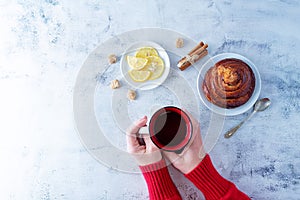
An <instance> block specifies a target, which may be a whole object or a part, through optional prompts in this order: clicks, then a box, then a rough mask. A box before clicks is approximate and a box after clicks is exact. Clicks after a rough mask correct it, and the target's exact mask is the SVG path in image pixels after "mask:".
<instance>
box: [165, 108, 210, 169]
mask: <svg viewBox="0 0 300 200" xmlns="http://www.w3.org/2000/svg"><path fill="white" fill-rule="evenodd" d="M185 112H186V111H185ZM188 115H189V117H190V119H191V121H192V126H193V135H192V139H191V141H190V142H189V144H188V145H187V146H186V147H185V149H184V150H183V152H182V153H181V154H176V153H174V152H166V151H164V155H165V157H166V158H167V159H168V160H169V161H170V162H171V163H172V165H173V166H174V167H175V168H177V169H178V170H179V171H181V172H182V173H184V174H188V173H189V172H191V171H192V170H193V169H194V168H195V167H197V166H198V164H199V163H200V162H201V160H202V159H203V158H204V156H205V154H206V153H205V150H204V147H203V144H202V139H201V135H200V124H199V122H198V121H197V120H196V119H194V118H193V116H191V114H189V113H188Z"/></svg>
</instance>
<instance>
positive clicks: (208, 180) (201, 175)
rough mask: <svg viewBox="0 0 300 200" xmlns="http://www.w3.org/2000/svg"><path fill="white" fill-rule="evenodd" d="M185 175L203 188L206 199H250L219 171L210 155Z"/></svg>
mask: <svg viewBox="0 0 300 200" xmlns="http://www.w3.org/2000/svg"><path fill="white" fill-rule="evenodd" d="M185 176H186V177H187V178H188V179H189V180H190V181H191V182H193V183H194V185H195V186H196V187H197V188H198V189H200V190H201V192H202V193H203V195H204V196H205V199H206V200H229V199H238V200H249V199H250V198H249V197H248V196H247V195H246V194H244V193H243V192H241V191H240V190H238V189H237V187H236V186H235V185H234V184H233V183H232V182H230V181H228V180H226V179H224V178H223V177H222V176H221V175H220V174H219V173H218V172H217V170H216V169H215V168H214V166H213V164H212V162H211V159H210V157H209V155H206V156H205V157H204V159H203V160H202V161H201V162H200V163H199V165H198V166H197V167H196V168H195V169H194V170H193V171H191V172H190V173H188V174H186V175H185Z"/></svg>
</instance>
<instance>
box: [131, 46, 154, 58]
mask: <svg viewBox="0 0 300 200" xmlns="http://www.w3.org/2000/svg"><path fill="white" fill-rule="evenodd" d="M135 56H136V57H139V58H147V57H149V56H158V53H157V51H156V49H154V48H153V47H142V48H140V49H139V50H138V52H136V54H135Z"/></svg>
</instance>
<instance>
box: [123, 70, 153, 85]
mask: <svg viewBox="0 0 300 200" xmlns="http://www.w3.org/2000/svg"><path fill="white" fill-rule="evenodd" d="M128 73H129V75H130V77H131V78H132V80H134V81H135V82H144V81H147V80H148V79H149V77H150V76H151V72H150V71H148V70H141V71H139V70H135V69H133V70H130V71H129V72H128Z"/></svg>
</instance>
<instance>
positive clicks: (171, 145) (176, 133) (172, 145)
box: [149, 106, 192, 153]
mask: <svg viewBox="0 0 300 200" xmlns="http://www.w3.org/2000/svg"><path fill="white" fill-rule="evenodd" d="M149 133H150V138H151V140H152V141H153V143H154V144H155V145H156V146H157V147H158V148H160V149H163V150H166V151H174V152H177V153H180V152H181V151H182V150H183V149H184V147H185V146H186V145H187V144H188V142H189V140H190V139H191V135H192V123H191V120H190V118H189V116H188V115H187V114H186V113H185V112H184V111H183V110H181V109H180V108H177V107H173V106H168V107H164V108H161V109H159V110H158V111H156V112H155V113H154V115H153V116H152V117H151V120H150V123H149Z"/></svg>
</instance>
